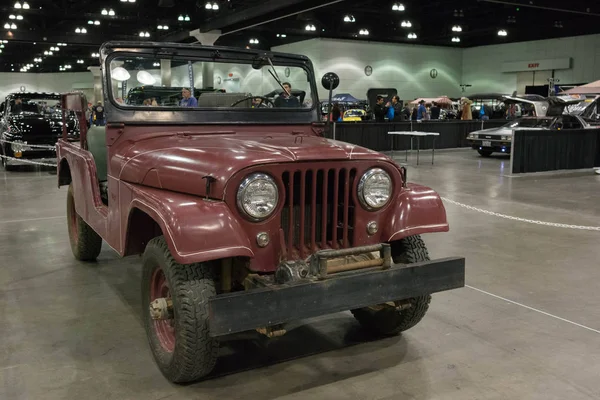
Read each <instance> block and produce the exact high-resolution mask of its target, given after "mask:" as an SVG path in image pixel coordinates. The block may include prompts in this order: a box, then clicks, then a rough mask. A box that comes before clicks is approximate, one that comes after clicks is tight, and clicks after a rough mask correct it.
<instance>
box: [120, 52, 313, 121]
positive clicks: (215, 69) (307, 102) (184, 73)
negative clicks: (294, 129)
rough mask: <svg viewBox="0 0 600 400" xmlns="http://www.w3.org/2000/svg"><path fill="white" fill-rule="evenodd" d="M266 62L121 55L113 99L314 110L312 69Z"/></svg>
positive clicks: (129, 103) (126, 103) (138, 104)
mask: <svg viewBox="0 0 600 400" xmlns="http://www.w3.org/2000/svg"><path fill="white" fill-rule="evenodd" d="M266 60H267V61H265V62H259V63H256V62H255V63H251V62H236V61H232V60H230V59H228V60H220V59H215V60H211V61H198V60H186V59H178V58H176V57H175V58H173V57H170V58H167V59H161V58H160V56H156V57H152V56H126V55H123V56H117V57H116V58H113V59H112V61H111V62H110V82H111V83H112V93H113V98H114V101H115V102H117V103H120V105H121V106H123V107H127V108H129V107H131V108H143V107H153V108H154V109H157V108H158V109H165V108H172V109H175V108H176V109H185V110H194V109H215V108H217V109H223V108H232V109H247V110H263V111H264V110H269V109H273V110H274V109H281V108H285V109H287V110H288V111H293V110H298V111H303V110H304V111H305V110H310V109H312V108H313V104H314V103H315V100H314V94H313V93H312V91H311V82H310V78H309V74H308V71H307V70H305V69H304V68H302V67H301V66H290V65H287V66H286V65H277V64H276V63H273V61H272V60H271V59H266Z"/></svg>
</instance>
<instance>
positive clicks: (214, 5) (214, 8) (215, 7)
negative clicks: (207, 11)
mask: <svg viewBox="0 0 600 400" xmlns="http://www.w3.org/2000/svg"><path fill="white" fill-rule="evenodd" d="M218 9H219V5H218V4H217V3H213V10H214V11H217V10H218Z"/></svg>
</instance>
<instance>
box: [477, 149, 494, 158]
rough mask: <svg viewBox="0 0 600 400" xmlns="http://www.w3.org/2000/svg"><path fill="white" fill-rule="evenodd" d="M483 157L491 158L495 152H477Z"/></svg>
mask: <svg viewBox="0 0 600 400" xmlns="http://www.w3.org/2000/svg"><path fill="white" fill-rule="evenodd" d="M477 152H478V153H479V155H480V156H481V157H489V156H491V155H492V153H493V151H490V150H477Z"/></svg>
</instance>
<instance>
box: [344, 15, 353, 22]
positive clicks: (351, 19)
mask: <svg viewBox="0 0 600 400" xmlns="http://www.w3.org/2000/svg"><path fill="white" fill-rule="evenodd" d="M344 22H356V18H354V15H346V16H344Z"/></svg>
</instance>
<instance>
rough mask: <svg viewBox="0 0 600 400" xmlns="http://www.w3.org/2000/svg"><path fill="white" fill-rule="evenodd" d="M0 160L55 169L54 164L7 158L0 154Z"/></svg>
mask: <svg viewBox="0 0 600 400" xmlns="http://www.w3.org/2000/svg"><path fill="white" fill-rule="evenodd" d="M0 158H6V159H7V160H14V161H18V162H19V163H24V164H32V165H42V166H44V167H54V168H56V164H49V163H44V162H40V161H33V160H27V159H25V158H15V157H9V156H4V155H2V154H0Z"/></svg>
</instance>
